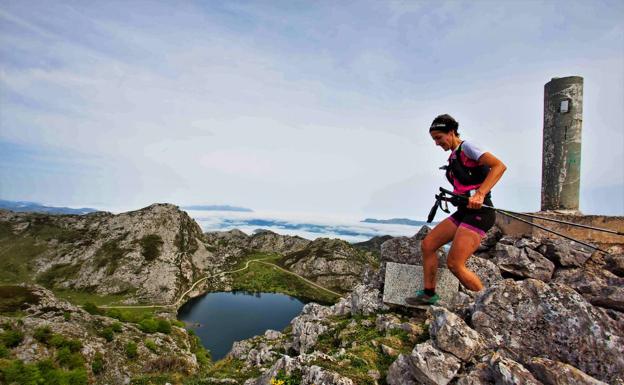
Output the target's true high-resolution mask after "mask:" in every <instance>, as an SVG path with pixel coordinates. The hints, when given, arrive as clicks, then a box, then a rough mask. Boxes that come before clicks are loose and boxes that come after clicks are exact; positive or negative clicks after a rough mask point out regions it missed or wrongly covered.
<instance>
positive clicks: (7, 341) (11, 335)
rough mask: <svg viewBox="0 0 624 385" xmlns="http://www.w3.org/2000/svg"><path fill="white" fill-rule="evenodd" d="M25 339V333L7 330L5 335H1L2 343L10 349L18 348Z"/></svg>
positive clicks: (0, 340)
mask: <svg viewBox="0 0 624 385" xmlns="http://www.w3.org/2000/svg"><path fill="white" fill-rule="evenodd" d="M23 339H24V333H22V332H20V331H19V330H6V331H5V332H4V333H2V334H0V342H1V343H2V344H4V346H6V347H9V348H14V347H16V346H17V345H19V344H20V342H22V340H23Z"/></svg>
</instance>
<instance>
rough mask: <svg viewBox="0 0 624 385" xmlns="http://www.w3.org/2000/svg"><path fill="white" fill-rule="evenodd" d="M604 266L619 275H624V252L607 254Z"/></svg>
mask: <svg viewBox="0 0 624 385" xmlns="http://www.w3.org/2000/svg"><path fill="white" fill-rule="evenodd" d="M604 262H605V265H604V268H605V269H606V270H609V271H610V272H612V273H613V274H615V275H617V276H618V277H624V254H607V255H606V256H605V257H604Z"/></svg>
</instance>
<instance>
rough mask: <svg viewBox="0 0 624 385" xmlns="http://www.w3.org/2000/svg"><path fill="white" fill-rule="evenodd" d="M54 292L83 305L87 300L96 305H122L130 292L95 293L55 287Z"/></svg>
mask: <svg viewBox="0 0 624 385" xmlns="http://www.w3.org/2000/svg"><path fill="white" fill-rule="evenodd" d="M52 291H53V292H54V294H55V295H56V296H57V297H59V298H62V299H64V300H66V301H69V302H71V303H73V304H74V305H78V306H83V305H84V304H86V303H87V302H91V303H93V304H95V305H98V306H101V305H120V304H121V303H122V301H123V300H125V299H127V298H128V297H129V296H130V295H128V294H94V293H91V292H87V291H74V290H67V289H53V290H52Z"/></svg>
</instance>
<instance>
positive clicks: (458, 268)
mask: <svg viewBox="0 0 624 385" xmlns="http://www.w3.org/2000/svg"><path fill="white" fill-rule="evenodd" d="M446 267H448V269H449V270H450V271H451V272H452V273H453V274H455V275H457V274H458V273H461V272H462V271H464V270H465V269H466V265H464V264H463V263H461V262H460V261H456V260H454V259H447V260H446Z"/></svg>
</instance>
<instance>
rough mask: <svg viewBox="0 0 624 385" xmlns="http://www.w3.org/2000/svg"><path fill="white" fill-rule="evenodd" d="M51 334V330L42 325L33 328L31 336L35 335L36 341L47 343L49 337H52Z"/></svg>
mask: <svg viewBox="0 0 624 385" xmlns="http://www.w3.org/2000/svg"><path fill="white" fill-rule="evenodd" d="M52 335H53V334H52V330H51V329H50V327H49V326H42V327H38V328H37V329H35V333H34V334H33V337H35V339H36V340H37V341H39V342H41V343H43V344H46V345H47V344H48V343H49V341H50V338H52Z"/></svg>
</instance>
